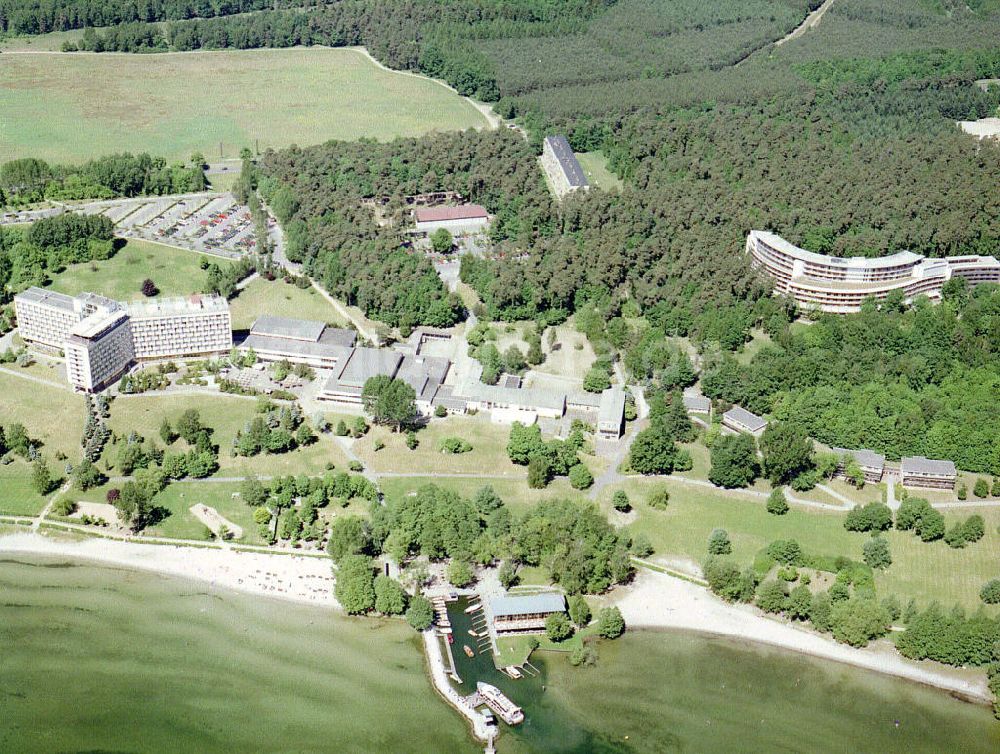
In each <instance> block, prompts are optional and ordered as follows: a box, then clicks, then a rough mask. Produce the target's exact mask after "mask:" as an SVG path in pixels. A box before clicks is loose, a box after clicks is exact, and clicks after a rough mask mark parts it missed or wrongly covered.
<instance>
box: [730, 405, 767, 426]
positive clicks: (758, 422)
mask: <svg viewBox="0 0 1000 754" xmlns="http://www.w3.org/2000/svg"><path fill="white" fill-rule="evenodd" d="M722 418H723V419H724V420H725V419H729V420H730V421H732V422H736V423H737V424H740V425H742V426H744V427H746V428H748V429H749V430H750V431H751V432H756V431H758V430H761V429H764V427H766V426H767V419H762V418H761V417H759V416H757V414H752V413H750V412H749V411H747V410H746V409H745V408H743V407H741V406H733V407H732V408H731V409H729V410H728V411H727V412H726V413H724V414H723V415H722Z"/></svg>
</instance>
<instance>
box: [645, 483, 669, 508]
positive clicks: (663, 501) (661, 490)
mask: <svg viewBox="0 0 1000 754" xmlns="http://www.w3.org/2000/svg"><path fill="white" fill-rule="evenodd" d="M669 503H670V493H669V492H668V491H667V488H666V487H657V488H656V489H655V490H653V493H652V494H651V495H650V496H649V507H650V508H654V509H655V510H658V511H661V510H664V509H665V508H666V507H667V505H669Z"/></svg>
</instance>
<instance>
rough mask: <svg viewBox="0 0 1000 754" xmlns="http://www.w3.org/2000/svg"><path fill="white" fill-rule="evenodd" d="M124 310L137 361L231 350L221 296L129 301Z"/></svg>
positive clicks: (225, 303)
mask: <svg viewBox="0 0 1000 754" xmlns="http://www.w3.org/2000/svg"><path fill="white" fill-rule="evenodd" d="M126 308H127V309H128V315H129V318H130V319H131V320H132V339H133V341H134V342H135V356H136V358H137V359H140V360H142V359H171V358H185V357H192V356H209V355H213V354H220V353H228V352H229V350H230V349H231V348H232V347H233V329H232V322H231V321H230V317H229V302H228V301H226V299H224V298H223V297H222V296H219V295H216V294H211V295H194V296H185V297H181V298H160V299H150V300H149V301H133V302H131V303H129V304H127V305H126Z"/></svg>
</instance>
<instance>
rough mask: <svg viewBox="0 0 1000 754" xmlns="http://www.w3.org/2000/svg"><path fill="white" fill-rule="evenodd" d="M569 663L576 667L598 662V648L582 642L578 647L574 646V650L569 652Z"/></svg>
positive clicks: (588, 665)
mask: <svg viewBox="0 0 1000 754" xmlns="http://www.w3.org/2000/svg"><path fill="white" fill-rule="evenodd" d="M569 664H570V665H572V666H573V667H574V668H576V667H580V666H581V665H583V666H584V667H590V666H591V665H596V664H597V650H595V649H594V648H593V647H592V646H590V644H580V645H579V646H577V647H573V649H572V651H571V652H570V653H569Z"/></svg>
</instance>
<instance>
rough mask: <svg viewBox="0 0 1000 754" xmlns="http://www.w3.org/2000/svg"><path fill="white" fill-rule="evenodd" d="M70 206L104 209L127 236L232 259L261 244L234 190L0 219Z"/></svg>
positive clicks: (90, 211)
mask: <svg viewBox="0 0 1000 754" xmlns="http://www.w3.org/2000/svg"><path fill="white" fill-rule="evenodd" d="M65 211H71V212H80V213H82V214H85V215H104V216H105V217H107V218H108V219H110V220H111V221H112V222H114V223H115V227H116V230H117V232H118V234H119V235H121V236H124V237H126V238H142V239H145V240H147V241H159V242H161V243H167V244H170V245H171V246H179V247H181V248H185V249H193V250H195V251H201V252H206V253H209V254H217V255H219V256H223V257H227V258H230V259H236V258H238V257H240V256H242V255H243V254H245V253H247V252H251V251H253V250H254V248H255V246H256V244H257V240H256V237H255V234H254V227H253V220H252V219H251V217H250V210H249V209H248V208H247V207H246V206H243V205H241V204H239V203H238V202H237V201H236V198H235V197H234V196H233V195H232V194H219V193H200V194H187V195H182V196H169V197H143V198H141V199H117V200H108V201H101V202H90V203H87V204H80V205H75V206H73V205H70V206H66V207H50V208H46V209H42V210H33V211H24V212H11V213H7V214H5V215H4V216H3V217H2V218H0V224H5V223H18V222H33V221H34V220H38V219H41V218H42V217H51V216H53V215H57V214H60V213H61V212H65Z"/></svg>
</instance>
